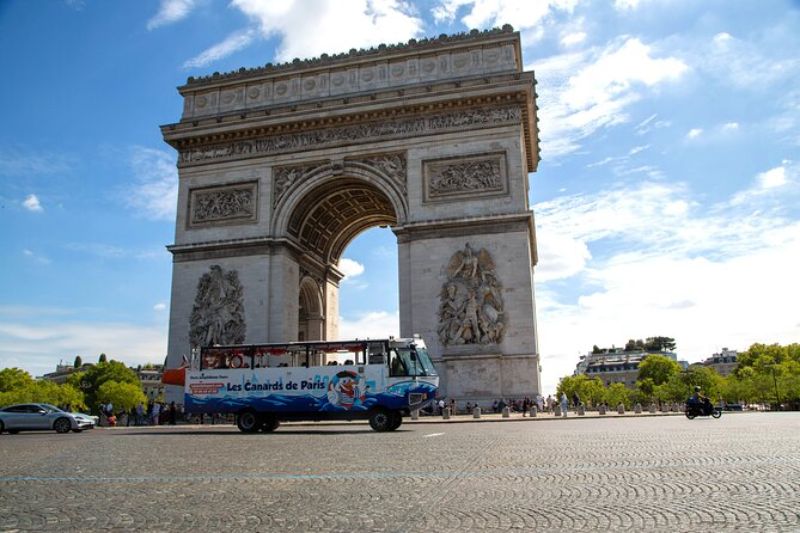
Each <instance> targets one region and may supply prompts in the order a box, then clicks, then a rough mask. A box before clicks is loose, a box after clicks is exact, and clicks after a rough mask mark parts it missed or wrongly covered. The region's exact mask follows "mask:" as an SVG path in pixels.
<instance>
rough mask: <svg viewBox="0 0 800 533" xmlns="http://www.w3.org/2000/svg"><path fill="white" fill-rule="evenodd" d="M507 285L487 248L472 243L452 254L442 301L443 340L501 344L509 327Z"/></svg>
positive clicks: (440, 336) (440, 305)
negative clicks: (476, 248)
mask: <svg viewBox="0 0 800 533" xmlns="http://www.w3.org/2000/svg"><path fill="white" fill-rule="evenodd" d="M502 292H503V286H502V285H501V284H500V282H499V281H498V279H497V274H496V272H495V265H494V261H493V260H492V256H491V255H490V254H489V252H487V251H486V249H484V248H481V250H480V251H479V252H478V253H477V254H476V253H475V252H474V251H473V250H472V248H471V247H470V245H469V243H467V245H466V246H465V247H464V250H463V251H462V250H459V251H458V252H456V253H455V254H453V256H452V257H451V258H450V263H449V264H448V265H447V281H445V283H444V285H442V291H441V293H440V304H439V313H438V314H439V327H438V333H439V341H440V342H441V343H442V345H444V346H448V345H459V344H499V343H500V342H502V340H503V334H504V333H505V330H506V319H505V312H504V311H503V295H502Z"/></svg>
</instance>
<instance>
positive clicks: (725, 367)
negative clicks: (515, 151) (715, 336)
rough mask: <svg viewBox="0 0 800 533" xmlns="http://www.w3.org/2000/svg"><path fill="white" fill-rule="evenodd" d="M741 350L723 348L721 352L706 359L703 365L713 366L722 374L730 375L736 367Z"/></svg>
mask: <svg viewBox="0 0 800 533" xmlns="http://www.w3.org/2000/svg"><path fill="white" fill-rule="evenodd" d="M738 358H739V352H737V351H736V350H729V349H727V348H723V349H722V351H721V352H720V353H715V354H714V355H712V356H711V357H709V358H708V359H706V360H705V361H703V366H707V367H709V368H713V369H714V370H716V371H717V372H718V373H719V375H721V376H728V375H730V373H731V372H733V371H734V370H735V369H736V365H737V364H738V363H737V360H738Z"/></svg>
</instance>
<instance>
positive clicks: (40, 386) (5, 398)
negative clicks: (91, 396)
mask: <svg viewBox="0 0 800 533" xmlns="http://www.w3.org/2000/svg"><path fill="white" fill-rule="evenodd" d="M15 403H49V404H53V405H57V406H61V407H69V408H70V409H71V410H78V409H85V408H86V405H85V403H84V398H83V393H81V391H79V390H78V389H76V388H75V387H73V386H71V385H58V384H56V383H53V382H52V381H47V380H45V379H40V380H36V381H34V380H32V379H31V380H30V381H18V382H17V383H16V385H15V386H14V387H13V388H11V389H9V390H6V391H3V392H0V405H10V404H15Z"/></svg>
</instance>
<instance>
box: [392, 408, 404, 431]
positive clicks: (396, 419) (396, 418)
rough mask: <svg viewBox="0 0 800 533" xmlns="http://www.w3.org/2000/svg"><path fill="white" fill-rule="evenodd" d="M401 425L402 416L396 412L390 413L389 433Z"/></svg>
mask: <svg viewBox="0 0 800 533" xmlns="http://www.w3.org/2000/svg"><path fill="white" fill-rule="evenodd" d="M402 423H403V415H401V414H400V413H398V412H397V411H392V425H391V426H389V431H394V430H395V429H397V428H399V427H400V424H402Z"/></svg>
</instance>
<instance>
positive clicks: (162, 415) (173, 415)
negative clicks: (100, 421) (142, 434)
mask: <svg viewBox="0 0 800 533" xmlns="http://www.w3.org/2000/svg"><path fill="white" fill-rule="evenodd" d="M127 415H128V420H127V423H126V425H128V426H148V425H153V426H158V425H161V424H170V425H175V424H176V423H177V421H178V415H179V413H178V406H177V405H175V402H170V403H169V405H167V404H166V403H164V402H148V404H147V406H145V405H144V404H143V403H142V402H139V403H138V404H137V405H136V407H134V408H132V409H131V410H130V411H129V412H128V413H127Z"/></svg>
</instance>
